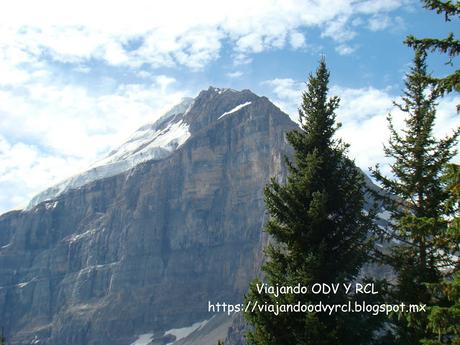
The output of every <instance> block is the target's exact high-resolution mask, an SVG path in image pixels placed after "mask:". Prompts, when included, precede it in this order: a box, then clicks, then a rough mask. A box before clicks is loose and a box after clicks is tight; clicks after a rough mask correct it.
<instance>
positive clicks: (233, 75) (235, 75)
mask: <svg viewBox="0 0 460 345" xmlns="http://www.w3.org/2000/svg"><path fill="white" fill-rule="evenodd" d="M241 76H243V72H241V71H235V72H229V73H227V77H229V78H235V79H236V78H240V77H241Z"/></svg>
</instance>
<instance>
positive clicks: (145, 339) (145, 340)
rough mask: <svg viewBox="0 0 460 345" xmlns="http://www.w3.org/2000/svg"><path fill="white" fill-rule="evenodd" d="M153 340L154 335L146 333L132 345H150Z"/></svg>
mask: <svg viewBox="0 0 460 345" xmlns="http://www.w3.org/2000/svg"><path fill="white" fill-rule="evenodd" d="M152 340H153V333H145V334H141V335H140V336H138V338H137V339H136V341H135V342H133V343H131V344H130V345H148V344H150V342H151V341H152Z"/></svg>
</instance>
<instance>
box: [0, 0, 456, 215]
mask: <svg viewBox="0 0 460 345" xmlns="http://www.w3.org/2000/svg"><path fill="white" fill-rule="evenodd" d="M160 3H161V5H160ZM25 9H27V10H25ZM456 25H457V26H458V23H456V22H452V23H445V22H444V19H443V17H442V16H440V15H436V14H435V13H433V12H431V11H428V10H425V9H423V8H422V7H421V4H420V2H419V1H418V0H379V1H374V0H355V1H345V0H316V1H313V0H311V1H308V0H303V1H298V0H284V1H274V0H271V1H270V0H263V1H262V0H252V1H247V0H245V1H243V0H241V1H239V0H237V1H232V2H229V1H209V0H196V1H178V0H169V1H167V2H158V1H147V0H131V1H116V2H114V1H98V2H90V1H87V0H84V1H78V2H77V1H67V2H62V1H51V0H44V1H40V2H37V1H35V2H34V1H15V2H14V4H12V3H11V2H10V4H8V5H3V6H2V11H1V14H0V191H1V193H0V212H3V211H6V210H9V209H13V208H18V207H23V206H24V205H25V204H26V203H27V201H28V200H29V199H30V198H31V197H32V196H33V195H34V194H36V193H37V192H39V191H41V190H43V189H44V188H46V187H48V186H50V185H52V184H54V183H57V182H59V181H60V180H62V179H64V178H67V177H69V176H71V175H73V174H76V173H78V172H79V171H83V170H85V168H87V167H88V166H89V165H90V164H91V163H93V162H94V161H96V160H97V159H99V158H101V157H103V156H104V155H105V154H107V153H108V151H109V150H110V149H111V148H113V147H115V146H117V145H118V144H120V143H121V142H122V141H123V140H124V139H125V138H126V137H127V136H129V134H130V133H132V132H133V131H134V130H136V129H137V128H138V127H140V126H141V125H143V124H145V123H147V122H152V121H154V120H155V119H156V118H158V117H159V116H161V114H162V113H163V112H165V111H166V110H167V109H168V108H170V107H171V106H172V105H174V104H175V103H177V102H178V101H179V100H180V99H181V98H182V97H184V96H195V95H197V94H198V92H199V91H200V90H201V89H205V88H207V87H208V86H209V85H213V86H218V87H230V88H234V89H251V90H253V91H254V92H255V93H257V94H259V95H264V96H267V97H269V98H270V99H271V100H272V101H273V102H275V104H277V105H278V106H280V107H281V108H282V109H283V110H285V111H286V112H288V113H289V114H290V115H292V117H293V118H296V108H297V106H298V103H299V96H300V91H301V90H302V88H303V87H304V85H305V84H304V81H305V80H306V78H307V75H308V73H310V72H312V71H314V69H315V68H316V66H317V63H318V60H319V58H320V56H321V55H324V56H325V57H326V60H327V63H328V66H329V68H330V70H331V94H335V95H339V96H340V97H341V108H340V109H339V111H338V117H339V120H340V121H341V122H342V123H343V128H342V129H341V130H340V132H339V135H340V136H341V137H343V138H344V139H345V140H346V141H348V142H349V143H350V144H351V148H350V156H351V157H352V158H354V159H355V160H356V162H357V164H358V165H359V166H360V167H361V168H363V169H364V170H367V168H368V167H369V166H373V165H374V164H376V163H377V162H384V161H385V159H384V157H383V153H382V144H383V142H384V141H386V139H387V130H386V124H385V116H386V114H387V113H388V112H389V111H392V112H394V113H395V117H396V118H397V119H396V122H397V123H399V124H401V123H402V116H399V117H398V116H397V115H398V113H397V112H396V111H395V110H393V109H392V101H393V100H395V99H397V98H398V97H399V95H400V94H401V89H402V88H403V77H404V73H405V72H406V71H407V69H408V67H409V66H410V62H411V59H412V51H411V49H409V48H407V47H406V46H404V45H403V43H402V41H403V40H404V38H405V37H406V35H408V34H410V33H412V34H415V35H417V36H420V37H427V36H431V37H432V36H439V37H443V36H445V35H446V34H447V33H448V32H450V31H453V32H456V31H457V32H458V27H457V26H456ZM444 60H445V59H444V58H442V57H439V56H433V57H430V59H429V66H430V71H432V72H434V73H435V74H436V75H442V74H444V73H446V72H447V71H449V68H447V67H446V66H444V64H443V63H444ZM454 68H458V64H457V66H454ZM457 103H460V99H459V97H458V95H450V96H448V97H446V98H444V99H443V100H442V101H441V102H440V104H439V115H438V124H437V127H436V133H438V134H439V135H444V134H446V133H448V132H449V131H450V130H451V129H452V128H453V127H454V126H457V125H459V116H458V115H456V114H455V104H457Z"/></svg>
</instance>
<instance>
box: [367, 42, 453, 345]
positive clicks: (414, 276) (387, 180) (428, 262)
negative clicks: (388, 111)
mask: <svg viewBox="0 0 460 345" xmlns="http://www.w3.org/2000/svg"><path fill="white" fill-rule="evenodd" d="M425 59H426V53H425V52H424V51H423V50H421V49H417V50H416V51H415V58H414V64H413V67H412V68H411V70H410V72H409V74H408V75H407V78H406V83H405V85H406V90H405V92H404V95H403V98H402V104H397V106H398V107H399V109H400V110H401V111H402V112H403V113H405V114H406V119H405V128H404V129H403V130H402V131H401V132H399V131H397V130H396V129H395V127H394V125H393V119H392V116H391V115H389V117H388V122H389V127H390V141H389V144H388V146H386V147H385V148H384V151H385V154H386V156H387V157H390V158H392V159H393V160H394V162H393V163H392V164H391V166H390V167H391V172H392V176H391V177H387V176H384V175H383V174H382V173H381V171H380V170H379V168H378V166H377V167H376V169H374V171H373V175H374V177H375V178H376V180H377V181H379V182H380V183H381V186H382V188H383V189H384V190H385V191H386V192H388V194H390V195H392V197H391V198H390V197H385V198H384V201H385V204H386V207H387V208H388V209H389V210H390V211H391V212H392V225H390V226H389V229H387V230H384V231H382V232H381V233H380V235H381V236H382V237H383V238H384V239H386V240H397V241H398V244H397V245H393V246H392V248H391V251H390V253H389V254H388V253H386V254H384V253H381V257H383V261H384V263H386V264H389V265H390V266H391V267H392V268H393V270H394V271H395V273H396V275H397V280H396V282H395V284H394V285H393V287H392V288H391V289H390V291H389V295H390V300H389V302H390V303H400V302H404V303H406V304H418V303H422V304H427V305H433V303H434V301H433V298H432V297H433V296H432V292H431V291H430V289H429V288H428V285H429V284H436V283H439V282H440V281H442V279H443V277H444V270H443V268H444V267H448V266H450V265H452V255H451V254H452V247H453V243H454V242H453V238H452V236H451V234H450V232H449V227H448V221H447V219H446V217H445V215H446V207H447V205H448V203H449V193H448V192H446V183H445V181H444V179H443V177H442V173H443V171H444V169H445V166H446V164H447V163H448V162H449V161H450V159H451V158H452V157H453V156H454V155H455V145H456V143H457V141H456V138H457V137H458V134H459V130H458V129H457V130H456V131H455V132H454V133H453V134H452V135H451V136H448V137H446V138H443V139H436V138H435V137H434V136H433V134H432V131H433V126H434V121H435V118H436V109H435V106H436V99H437V97H439V93H438V92H436V91H433V90H432V89H431V88H430V86H429V77H430V76H429V75H427V73H426V64H425ZM427 284H428V285H427ZM438 302H442V303H445V300H443V301H438ZM393 322H394V325H395V326H396V336H395V339H396V340H397V343H398V344H416V343H419V342H420V341H421V339H425V338H431V337H432V336H433V333H432V330H431V329H430V328H429V327H428V323H429V322H430V321H429V319H428V316H427V315H426V314H425V313H404V314H401V315H398V317H397V318H395V319H394V320H393Z"/></svg>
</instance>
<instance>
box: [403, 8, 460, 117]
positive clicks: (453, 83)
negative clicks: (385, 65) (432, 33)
mask: <svg viewBox="0 0 460 345" xmlns="http://www.w3.org/2000/svg"><path fill="white" fill-rule="evenodd" d="M422 2H423V4H424V7H425V8H427V9H430V10H434V11H436V13H438V14H443V15H444V18H445V20H446V21H451V20H452V19H458V18H460V1H455V0H454V1H452V0H448V1H441V0H423V1H422ZM405 43H406V44H407V45H408V46H409V47H413V48H415V49H420V50H423V51H424V52H427V51H432V52H434V51H437V52H440V53H444V54H447V56H448V59H449V60H448V61H447V63H446V64H448V65H450V66H453V60H454V58H456V57H457V56H458V54H459V53H460V41H459V40H458V39H455V36H454V33H452V32H451V33H449V34H448V36H447V37H446V38H416V37H415V36H412V35H410V36H408V37H407V39H406V41H405ZM427 81H429V82H430V83H431V84H433V85H435V86H436V87H437V90H438V92H440V93H448V92H452V91H457V92H460V70H458V69H457V70H454V71H452V73H450V74H449V75H447V76H444V77H442V78H434V77H431V76H427ZM457 110H460V105H458V106H457Z"/></svg>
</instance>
